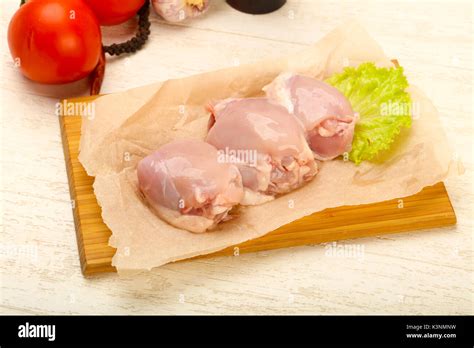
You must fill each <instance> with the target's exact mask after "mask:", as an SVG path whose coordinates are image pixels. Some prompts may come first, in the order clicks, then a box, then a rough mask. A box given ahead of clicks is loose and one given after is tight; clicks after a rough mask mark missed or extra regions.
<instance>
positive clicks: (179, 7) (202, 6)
mask: <svg viewBox="0 0 474 348" xmlns="http://www.w3.org/2000/svg"><path fill="white" fill-rule="evenodd" d="M151 3H152V4H153V8H154V9H155V11H156V13H158V14H159V15H160V16H161V17H163V19H165V20H167V21H169V22H180V21H183V20H185V19H187V18H193V17H197V16H199V15H201V14H203V13H204V12H206V11H207V9H208V8H209V0H152V1H151Z"/></svg>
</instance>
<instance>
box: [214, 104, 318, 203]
mask: <svg viewBox="0 0 474 348" xmlns="http://www.w3.org/2000/svg"><path fill="white" fill-rule="evenodd" d="M210 111H211V113H212V115H211V118H210V122H209V132H208V135H207V138H206V141H207V142H208V143H210V144H211V145H213V146H215V147H216V148H217V149H218V150H220V151H221V154H222V155H223V156H225V157H226V158H227V161H229V162H231V163H234V164H236V165H237V167H238V168H239V170H240V173H241V174H242V181H243V185H244V191H245V195H244V199H243V200H242V202H241V204H243V205H255V204H260V203H263V202H266V201H269V200H271V199H273V198H274V197H275V196H276V195H279V194H283V193H287V192H290V191H292V190H294V189H296V188H298V187H300V186H302V185H303V184H304V183H306V182H308V181H310V180H311V179H312V178H313V177H314V176H315V175H316V174H317V172H318V168H317V164H316V161H315V160H314V157H313V154H312V152H311V149H310V148H309V146H308V144H307V142H306V139H305V135H304V132H303V129H302V128H301V126H300V125H299V124H298V122H297V121H296V119H295V118H294V116H292V115H291V114H290V113H289V112H288V111H287V110H286V109H285V108H284V107H282V106H281V105H278V104H277V103H274V102H272V101H270V100H269V99H267V98H247V99H226V100H222V101H219V102H217V103H215V104H213V105H212V106H210Z"/></svg>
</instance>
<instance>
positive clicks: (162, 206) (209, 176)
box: [137, 140, 243, 233]
mask: <svg viewBox="0 0 474 348" xmlns="http://www.w3.org/2000/svg"><path fill="white" fill-rule="evenodd" d="M137 172H138V182H139V187H140V190H141V192H142V193H143V195H144V196H145V198H146V199H147V201H148V202H149V204H150V205H151V206H152V207H153V209H154V210H155V211H156V212H157V214H158V215H159V216H160V217H161V218H162V219H164V220H165V221H167V222H168V223H169V224H171V225H173V226H176V227H179V228H183V229H186V230H188V231H191V232H196V233H200V232H205V231H206V230H208V229H212V228H213V227H215V226H216V225H217V224H218V223H219V222H221V221H224V220H228V219H229V218H230V216H229V215H228V214H229V211H230V210H231V209H232V207H233V206H235V205H237V204H238V203H240V201H241V200H242V198H243V187H242V177H241V175H240V173H239V170H238V169H237V167H236V166H235V165H233V164H230V163H220V161H219V158H218V152H217V149H216V148H215V147H213V146H212V145H210V144H208V143H206V142H204V141H200V140H178V141H174V142H171V143H168V144H166V145H164V146H162V147H161V148H160V149H158V150H157V151H155V152H154V153H152V154H151V155H149V156H147V157H145V158H144V159H142V160H141V161H140V163H139V164H138V169H137Z"/></svg>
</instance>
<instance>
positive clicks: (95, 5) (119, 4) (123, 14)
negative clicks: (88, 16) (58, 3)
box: [84, 0, 145, 25]
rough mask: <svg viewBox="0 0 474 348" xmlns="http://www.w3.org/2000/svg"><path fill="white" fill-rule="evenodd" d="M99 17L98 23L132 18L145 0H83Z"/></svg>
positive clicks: (114, 22)
mask: <svg viewBox="0 0 474 348" xmlns="http://www.w3.org/2000/svg"><path fill="white" fill-rule="evenodd" d="M84 2H85V3H87V4H88V5H89V6H90V8H91V9H92V11H94V13H95V15H96V16H97V18H98V19H99V22H100V25H116V24H120V23H123V22H126V21H127V20H129V19H130V18H133V17H134V16H135V15H136V14H137V12H138V10H139V9H140V8H141V7H142V6H143V4H144V3H145V0H84Z"/></svg>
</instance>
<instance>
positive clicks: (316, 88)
mask: <svg viewBox="0 0 474 348" xmlns="http://www.w3.org/2000/svg"><path fill="white" fill-rule="evenodd" d="M264 91H265V92H266V94H267V97H268V98H271V99H272V100H275V101H276V102H278V103H280V104H281V105H283V106H284V107H285V108H286V109H287V110H288V111H289V112H290V113H293V114H294V115H295V116H296V117H297V118H298V120H299V121H300V122H301V124H302V125H303V127H304V129H305V131H306V139H307V140H308V143H309V146H310V147H311V149H312V150H313V153H314V156H315V158H316V159H318V160H323V161H325V160H331V159H333V158H335V157H337V156H339V155H342V154H343V153H345V152H350V150H351V146H352V139H353V137H354V127H355V123H356V122H357V119H358V115H357V114H355V113H354V112H353V111H352V107H351V104H350V103H349V101H348V100H347V99H346V97H345V96H344V95H343V94H342V93H341V92H339V91H338V90H337V89H336V88H334V87H332V86H330V85H328V84H327V83H325V82H323V81H319V80H316V79H314V78H311V77H308V76H303V75H295V74H291V73H284V74H281V75H279V76H278V77H277V78H276V79H275V80H274V81H273V82H272V83H270V84H269V85H267V86H265V87H264Z"/></svg>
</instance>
